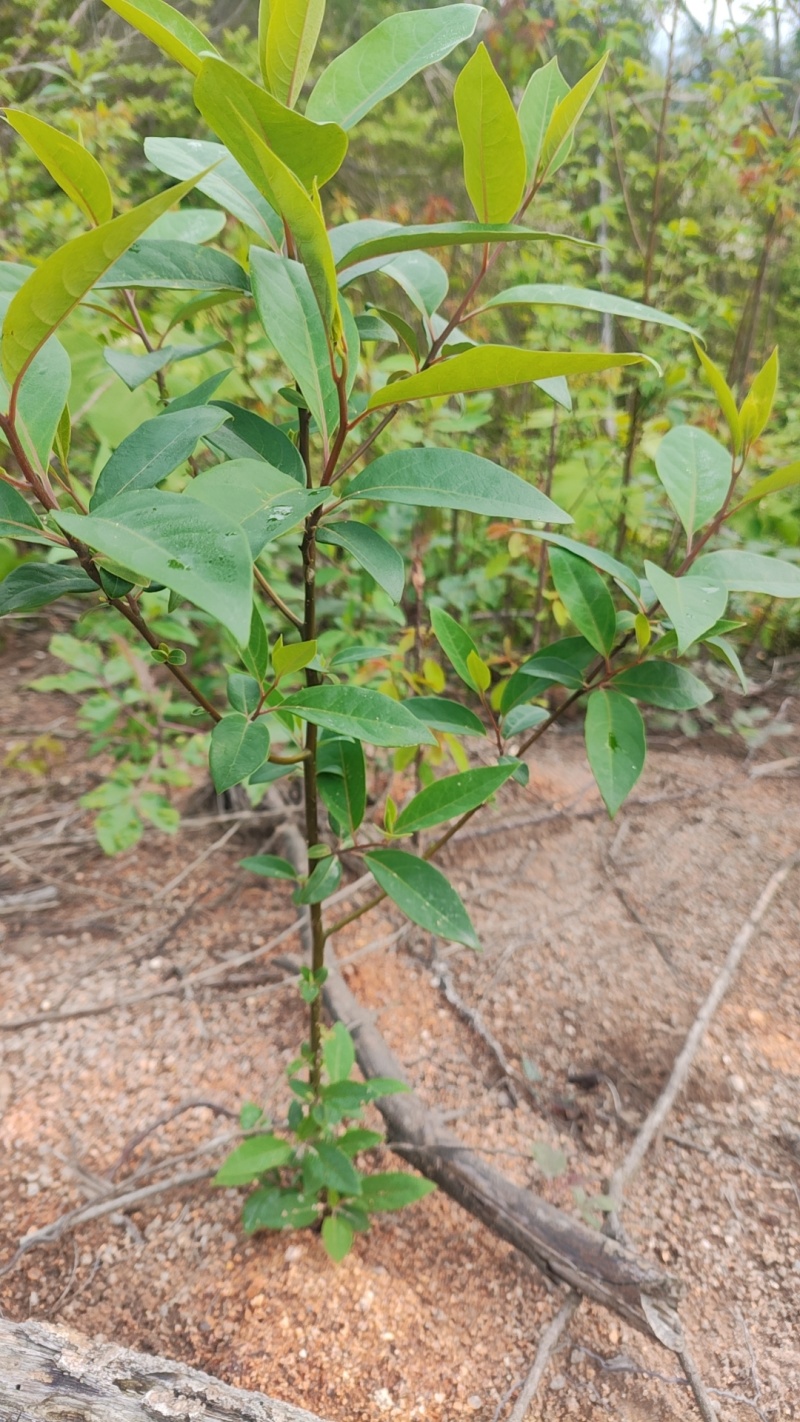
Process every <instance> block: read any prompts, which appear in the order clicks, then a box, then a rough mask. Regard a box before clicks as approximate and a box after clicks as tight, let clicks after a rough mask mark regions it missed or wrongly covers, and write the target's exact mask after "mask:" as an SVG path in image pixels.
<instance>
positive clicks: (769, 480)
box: [740, 460, 800, 507]
mask: <svg viewBox="0 0 800 1422" xmlns="http://www.w3.org/2000/svg"><path fill="white" fill-rule="evenodd" d="M798 484H800V460H795V462H794V463H793V464H787V465H786V466H785V467H784V468H783V469H776V470H775V473H774V474H768V475H767V476H766V478H765V479H759V480H758V482H757V483H755V484H754V485H753V487H752V489H750V490H749V492H748V493H747V494H745V496H744V498H743V499H742V500H741V505H740V507H742V506H744V505H745V504H755V503H757V502H758V500H759V499H763V498H765V496H766V495H767V494H778V493H781V492H782V491H783V490H784V489H794V488H796V487H797V485H798Z"/></svg>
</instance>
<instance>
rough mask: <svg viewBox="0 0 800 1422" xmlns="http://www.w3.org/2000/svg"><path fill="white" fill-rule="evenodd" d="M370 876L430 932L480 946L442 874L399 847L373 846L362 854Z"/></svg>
mask: <svg viewBox="0 0 800 1422" xmlns="http://www.w3.org/2000/svg"><path fill="white" fill-rule="evenodd" d="M364 863H365V864H366V866H367V868H368V869H369V870H370V872H371V874H372V876H373V878H374V879H375V881H376V883H377V884H378V885H379V887H380V888H381V889H383V891H384V893H385V894H388V896H389V898H390V899H391V900H392V901H393V903H396V904H397V907H398V908H399V909H402V911H403V913H404V914H405V916H406V918H410V919H411V922H412V923H418V924H419V926H420V928H425V929H427V930H428V932H429V933H435V934H437V935H438V936H439V937H440V938H446V939H447V940H448V941H449V942H451V943H463V944H464V945H465V946H466V947H467V948H480V946H481V945H480V943H479V941H478V936H477V934H476V932H475V929H474V928H473V926H472V924H471V922H470V919H469V915H468V913H467V911H466V909H465V908H464V905H463V903H462V902H461V899H460V898H459V896H458V894H457V893H456V891H455V889H454V888H453V887H452V885H451V884H449V883H448V882H447V880H446V879H445V877H444V874H442V873H440V872H439V870H438V869H434V867H433V865H432V864H428V863H427V861H426V860H424V859H419V858H418V857H417V855H416V854H407V853H406V852H405V850H402V849H373V850H371V851H370V852H369V853H368V854H365V855H364Z"/></svg>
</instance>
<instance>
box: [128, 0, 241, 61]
mask: <svg viewBox="0 0 800 1422" xmlns="http://www.w3.org/2000/svg"><path fill="white" fill-rule="evenodd" d="M104 3H105V4H106V5H108V7H109V9H110V10H114V11H115V12H116V13H117V14H118V15H119V16H120V17H121V18H122V19H123V20H127V22H128V24H129V25H133V27H134V29H136V30H139V32H140V34H143V35H145V36H146V38H147V39H149V40H152V42H153V44H157V45H158V46H159V48H160V49H163V51H164V53H165V54H168V55H169V56H170V59H175V60H177V62H178V64H182V65H183V67H184V69H188V70H189V72H190V73H191V74H198V73H199V72H200V64H201V62H202V61H201V55H203V54H216V50H215V48H214V45H213V44H212V43H211V41H210V40H208V39H206V37H205V35H204V34H203V33H202V32H201V31H200V30H198V28H197V26H196V25H193V24H192V22H191V20H187V18H186V16H185V15H182V14H181V12H180V11H179V10H175V9H173V7H172V6H171V5H167V4H166V3H165V0H136V3H135V4H134V3H132V0H104Z"/></svg>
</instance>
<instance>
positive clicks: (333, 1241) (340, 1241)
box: [322, 1215, 355, 1264]
mask: <svg viewBox="0 0 800 1422" xmlns="http://www.w3.org/2000/svg"><path fill="white" fill-rule="evenodd" d="M354 1239H355V1233H354V1231H353V1226H352V1225H351V1224H349V1223H348V1221H347V1220H345V1219H342V1216H341V1215H328V1217H327V1219H324V1220H323V1221H322V1244H323V1248H324V1250H325V1253H326V1254H327V1256H328V1258H329V1259H332V1260H333V1262H334V1264H340V1263H341V1262H342V1260H343V1259H345V1258H346V1257H347V1255H348V1254H349V1253H350V1250H351V1249H352V1247H353V1240H354Z"/></svg>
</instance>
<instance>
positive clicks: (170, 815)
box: [136, 790, 181, 834]
mask: <svg viewBox="0 0 800 1422" xmlns="http://www.w3.org/2000/svg"><path fill="white" fill-rule="evenodd" d="M136 808H137V809H138V811H139V813H140V814H141V815H144V817H145V819H146V820H149V821H150V823H151V825H155V827H156V829H158V830H161V832H162V834H175V833H176V832H177V830H178V827H179V825H180V822H181V817H180V812H179V811H178V810H176V809H175V807H174V805H171V804H170V803H169V800H168V799H167V797H166V795H157V794H155V793H154V792H153V791H151V790H145V791H143V793H142V794H141V795H139V796H138V798H137V801H136Z"/></svg>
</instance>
